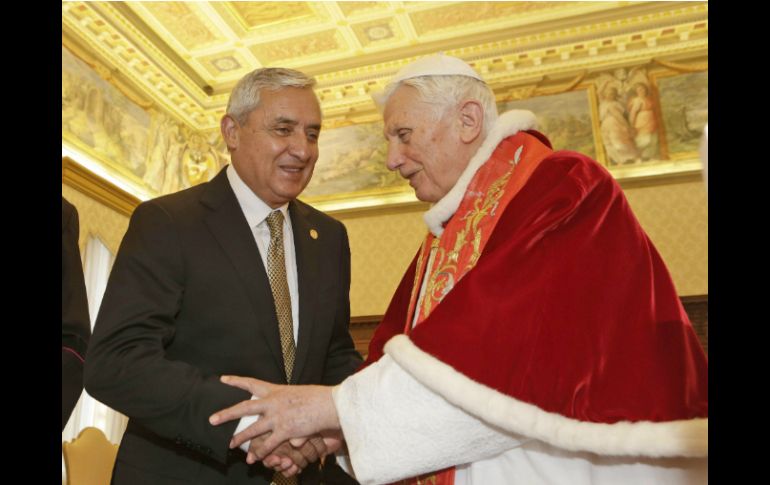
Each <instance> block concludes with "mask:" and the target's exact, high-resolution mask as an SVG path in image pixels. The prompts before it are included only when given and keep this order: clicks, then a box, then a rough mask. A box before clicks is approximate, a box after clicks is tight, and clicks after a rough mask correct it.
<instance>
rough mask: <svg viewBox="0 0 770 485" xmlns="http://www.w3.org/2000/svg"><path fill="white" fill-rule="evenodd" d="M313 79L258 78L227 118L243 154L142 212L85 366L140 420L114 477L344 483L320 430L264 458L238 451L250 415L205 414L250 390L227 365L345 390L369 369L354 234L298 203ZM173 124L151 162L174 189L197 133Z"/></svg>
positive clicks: (92, 387) (230, 141)
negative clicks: (355, 298)
mask: <svg viewBox="0 0 770 485" xmlns="http://www.w3.org/2000/svg"><path fill="white" fill-rule="evenodd" d="M314 84H315V80H314V79H312V78H309V77H307V76H306V75H304V74H302V73H300V72H298V71H293V70H289V69H280V68H266V69H257V70H256V71H254V72H252V73H250V74H247V75H246V76H245V77H244V78H243V79H242V80H241V81H239V83H238V84H237V85H236V86H235V88H234V90H233V93H232V94H231V97H230V101H229V103H228V107H227V114H226V115H225V116H224V117H223V118H222V121H221V136H222V137H223V138H224V140H225V142H226V146H227V150H228V152H229V156H230V159H231V160H232V163H231V164H230V165H228V166H227V167H225V168H224V169H223V170H221V171H220V172H219V173H218V174H217V175H216V176H215V177H214V178H213V179H212V180H211V181H209V182H204V183H201V184H199V185H196V186H194V187H192V188H189V189H186V190H182V191H179V192H176V193H173V194H170V195H164V196H162V197H158V198H156V199H152V200H149V201H146V202H144V203H142V204H140V205H139V206H138V207H137V208H136V210H135V211H134V212H133V214H132V215H131V221H130V224H129V227H128V230H127V232H126V234H125V236H124V238H123V241H122V243H121V245H120V250H119V252H118V255H117V257H116V259H115V263H114V266H113V268H112V272H111V273H110V279H109V282H108V284H107V289H106V291H105V293H104V298H103V300H102V304H101V308H100V310H99V316H98V319H97V321H96V325H95V327H94V334H93V338H92V340H91V345H90V347H89V351H88V356H87V358H86V362H85V383H86V389H87V390H88V392H89V394H91V395H92V396H93V397H94V398H96V399H98V400H99V401H101V402H103V403H105V404H106V405H108V406H110V407H112V408H113V409H116V410H118V411H120V412H121V413H123V414H125V415H126V416H128V418H129V421H128V427H127V428H126V431H125V434H124V435H123V438H122V440H121V443H120V448H119V450H118V456H117V462H116V464H115V469H114V473H113V477H112V483H113V484H115V485H121V484H127V485H136V484H164V485H165V484H168V485H172V484H180V483H194V484H203V485H208V484H210V485H222V484H230V485H260V484H263V485H267V484H270V483H274V482H275V483H280V484H283V483H302V484H319V483H320V482H321V481H323V482H324V483H335V482H334V480H333V479H332V474H334V473H335V469H336V470H338V473H339V474H341V475H343V476H345V477H347V475H345V474H344V473H343V472H342V471H341V470H339V467H336V468H335V465H334V460H333V459H328V460H326V461H325V462H324V464H323V467H320V466H319V456H322V455H323V454H324V453H325V451H326V445H325V444H324V441H323V439H322V438H321V437H320V436H316V437H314V438H312V439H311V440H309V441H307V442H305V443H303V444H300V445H298V446H296V447H294V446H292V445H291V444H290V443H288V442H285V443H283V444H282V445H280V446H279V447H278V448H277V449H276V450H275V453H273V455H272V456H271V457H268V458H267V459H266V460H265V461H264V462H256V463H255V461H254V460H253V459H251V458H248V457H247V455H246V453H245V452H244V451H242V450H231V449H230V448H229V444H230V441H231V439H232V437H233V435H234V433H235V431H236V428H237V427H238V426H239V423H236V422H233V423H231V425H228V426H224V427H213V426H211V425H210V424H209V423H208V421H207V419H208V416H210V415H211V413H213V412H214V411H216V410H218V409H221V408H222V407H226V406H230V405H233V404H236V403H238V402H240V401H242V400H244V399H248V398H249V397H250V396H251V395H250V394H249V393H248V392H246V391H242V390H240V389H236V388H234V387H231V386H228V385H225V384H223V383H222V382H220V376H222V375H224V374H240V375H248V376H251V377H254V378H258V379H262V380H265V381H268V382H280V383H288V382H290V383H292V384H324V385H335V384H338V383H339V382H341V381H342V380H343V379H344V378H345V377H347V376H349V375H350V374H352V373H353V372H354V371H355V370H356V369H357V368H358V367H359V366H360V364H361V356H360V355H359V354H358V352H356V350H355V348H354V345H353V340H352V338H351V336H350V334H349V332H348V326H349V323H350V303H349V296H348V293H349V288H350V249H349V243H348V237H347V232H346V230H345V227H344V226H343V225H342V224H341V223H340V222H339V221H337V220H335V219H332V218H331V217H329V216H327V215H325V214H323V213H322V212H320V211H317V210H315V209H314V208H312V207H310V206H309V205H307V204H304V203H302V202H300V201H298V200H296V198H297V196H299V194H300V193H301V192H302V191H303V190H304V188H305V187H306V186H307V183H308V182H309V180H310V177H311V175H312V173H313V168H314V166H315V162H316V160H317V158H318V136H319V133H320V129H321V109H320V106H319V103H318V99H317V98H316V95H315V93H314V91H313V89H312V86H313V85H314ZM161 129H162V130H163V133H162V134H161V135H160V137H159V138H160V140H161V143H157V144H156V146H155V151H154V152H153V157H154V158H153V160H154V162H157V163H156V166H157V167H158V168H154V169H153V170H154V171H156V173H160V170H161V168H162V169H163V183H162V186H161V189H162V190H163V191H174V190H176V189H178V187H179V186H178V184H179V178H180V177H179V174H180V169H181V166H180V164H181V160H180V159H181V153H182V151H183V149H184V147H185V146H186V144H185V143H183V142H184V136H183V134H184V133H183V131H182V130H181V129H180V128H179V125H177V124H176V123H173V122H170V121H169V122H168V123H166V124H164V125H163V126H162V128H161ZM162 140H166V141H165V142H164V141H162ZM160 160H163V162H164V163H160ZM251 421H253V419H252V418H249V419H244V422H243V423H241V425H242V426H244V427H246V426H248V425H249V423H250V422H251ZM266 437H267V436H262V437H257V438H255V439H254V442H255V443H256V442H261V441H263V440H264V439H266ZM244 448H246V449H248V444H247V445H244ZM247 461H248V463H247ZM299 470H302V474H301V475H300V476H299V480H297V477H296V473H297V472H298V471H299ZM283 473H286V474H287V475H289V476H290V477H289V478H288V481H285V480H286V479H287V477H284V476H283ZM346 479H347V481H348V483H350V480H351V479H350V478H349V477H347V478H346Z"/></svg>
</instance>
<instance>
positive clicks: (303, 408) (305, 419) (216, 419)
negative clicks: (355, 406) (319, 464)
mask: <svg viewBox="0 0 770 485" xmlns="http://www.w3.org/2000/svg"><path fill="white" fill-rule="evenodd" d="M221 380H222V382H223V383H225V384H228V385H231V386H234V387H237V388H239V389H243V390H245V391H248V392H250V393H251V394H252V395H253V396H256V397H257V398H259V399H256V400H254V399H252V400H247V401H242V402H240V403H238V404H235V405H233V406H231V407H229V408H226V409H223V410H221V411H217V412H216V413H214V414H212V415H211V417H209V422H210V423H211V424H213V425H215V426H216V425H220V424H222V423H226V422H228V421H232V420H237V419H240V418H242V417H244V416H254V415H260V417H259V419H258V420H257V421H256V422H255V423H253V424H251V425H250V426H248V427H247V428H246V429H244V430H242V431H241V432H239V433H237V434H236V435H235V436H233V438H232V440H230V448H236V447H238V446H240V445H241V444H242V443H245V442H246V441H249V440H251V443H250V444H249V451H248V453H247V456H246V462H247V463H249V464H252V463H255V462H256V461H257V460H261V461H262V464H263V465H264V466H266V467H268V468H272V469H273V470H275V471H278V472H281V473H282V474H283V475H284V476H286V477H290V476H293V475H295V474H297V473H299V472H300V471H302V469H303V468H304V467H305V466H307V465H308V464H309V463H312V462H314V461H315V460H317V459H319V458H323V457H324V456H326V455H327V454H329V453H334V452H335V451H337V450H338V449H340V448H341V447H342V442H343V437H342V432H341V430H340V424H339V418H338V417H337V411H336V409H335V407H334V401H333V400H332V394H331V389H332V388H331V387H327V386H285V385H278V384H271V383H268V382H264V381H260V380H258V379H253V378H250V377H237V376H222V378H221Z"/></svg>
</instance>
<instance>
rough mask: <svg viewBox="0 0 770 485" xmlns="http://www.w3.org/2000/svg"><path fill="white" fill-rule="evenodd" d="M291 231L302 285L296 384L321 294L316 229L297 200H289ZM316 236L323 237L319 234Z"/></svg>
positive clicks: (299, 284)
mask: <svg viewBox="0 0 770 485" xmlns="http://www.w3.org/2000/svg"><path fill="white" fill-rule="evenodd" d="M289 213H290V215H291V227H292V234H293V235H294V251H295V253H296V256H297V280H298V281H297V286H298V287H299V338H298V342H297V352H296V360H295V362H294V371H293V372H292V384H296V383H297V380H298V379H299V376H301V375H302V369H303V368H304V366H305V362H306V361H307V355H308V352H309V350H310V344H311V338H312V335H313V325H314V324H315V318H314V316H315V314H316V311H315V308H316V303H317V295H318V281H319V277H320V275H319V274H318V271H319V270H318V258H319V253H320V250H319V244H320V243H319V242H318V240H317V239H314V238H312V237H311V235H310V233H311V230H313V231H315V230H316V228H315V227H314V226H313V224H312V222H311V221H310V219H309V217H308V216H309V214H308V211H307V209H305V208H304V207H303V206H302V205H300V204H298V203H297V202H295V201H292V202H290V203H289ZM315 234H316V237H319V236H320V237H323V235H322V234H321V235H318V233H317V232H316V233H315Z"/></svg>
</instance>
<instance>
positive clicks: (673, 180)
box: [615, 170, 703, 190]
mask: <svg viewBox="0 0 770 485" xmlns="http://www.w3.org/2000/svg"><path fill="white" fill-rule="evenodd" d="M615 180H617V182H618V183H619V184H620V187H621V188H622V189H623V190H626V189H638V188H642V187H652V186H659V185H671V184H685V183H689V182H702V181H703V172H702V171H701V170H688V171H686V172H674V173H665V174H656V175H645V176H640V177H631V178H622V179H615Z"/></svg>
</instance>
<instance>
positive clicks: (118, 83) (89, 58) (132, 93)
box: [61, 33, 155, 110]
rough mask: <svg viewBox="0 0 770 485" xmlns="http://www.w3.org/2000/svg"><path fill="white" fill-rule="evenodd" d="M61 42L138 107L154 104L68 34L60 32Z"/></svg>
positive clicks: (117, 71) (149, 106)
mask: <svg viewBox="0 0 770 485" xmlns="http://www.w3.org/2000/svg"><path fill="white" fill-rule="evenodd" d="M61 43H62V45H63V46H64V47H66V48H67V50H69V51H70V52H71V53H72V55H73V56H75V57H76V58H78V59H80V60H81V61H83V62H84V63H85V64H86V65H87V66H88V67H90V68H91V69H93V70H94V71H96V73H97V74H98V75H99V77H100V78H102V79H103V80H104V81H106V82H108V83H109V84H110V85H111V86H113V87H114V88H115V89H117V90H118V91H120V92H121V93H122V94H123V95H124V96H126V97H127V98H128V99H130V100H131V101H132V102H133V103H135V104H137V105H138V106H139V107H141V108H143V109H145V110H147V109H150V108H152V107H153V106H154V104H155V103H153V102H152V101H150V100H148V99H147V98H145V97H143V96H142V95H140V94H139V93H138V91H137V89H136V88H134V87H133V86H131V85H129V82H128V81H126V80H124V79H122V74H121V72H120V71H119V70H118V69H110V68H109V67H107V66H105V65H104V64H103V63H102V62H101V61H98V60H97V59H96V57H95V56H93V55H91V54H90V53H89V52H88V51H87V50H86V49H84V48H83V47H82V46H81V45H80V44H79V43H78V42H76V41H74V40H73V39H71V38H70V37H69V36H67V35H65V34H64V33H62V37H61Z"/></svg>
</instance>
